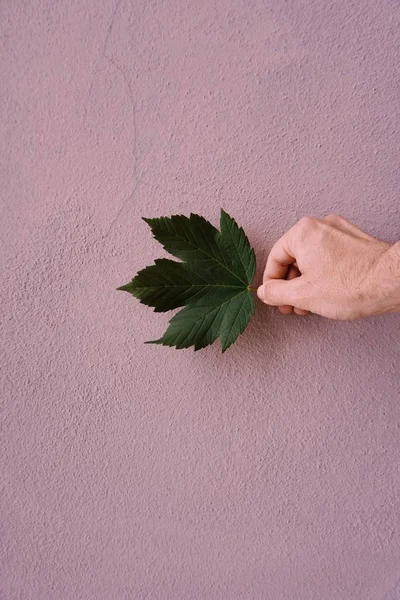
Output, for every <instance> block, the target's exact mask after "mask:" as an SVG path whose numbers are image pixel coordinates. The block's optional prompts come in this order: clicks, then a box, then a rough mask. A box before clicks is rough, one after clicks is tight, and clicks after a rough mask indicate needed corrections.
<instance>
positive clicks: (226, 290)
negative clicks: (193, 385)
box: [118, 210, 256, 352]
mask: <svg viewBox="0 0 400 600" xmlns="http://www.w3.org/2000/svg"><path fill="white" fill-rule="evenodd" d="M144 220H145V221H146V223H148V224H149V225H150V227H151V230H152V232H153V235H154V237H155V238H156V240H158V241H159V242H160V243H161V244H162V245H163V247H164V249H165V250H167V252H169V253H170V254H172V255H173V256H175V257H176V258H179V259H180V260H182V261H183V262H176V261H174V260H170V259H165V258H161V259H158V260H156V261H155V263H154V265H151V266H149V267H146V268H145V269H143V270H142V271H139V273H138V274H137V275H136V277H135V278H134V279H132V281H131V282H130V283H128V284H126V285H123V286H122V287H120V288H118V289H119V290H124V291H126V292H129V293H130V294H132V295H133V296H135V297H136V298H138V299H139V300H140V302H142V303H143V304H147V305H148V306H152V307H154V310H155V311H157V312H165V311H168V310H172V309H174V308H178V307H180V306H183V307H184V308H183V309H182V310H181V311H180V312H178V313H177V314H176V315H175V316H174V317H173V318H172V319H171V321H170V323H169V327H168V329H167V331H166V332H165V333H164V335H163V336H162V337H161V338H160V339H159V340H155V341H153V342H148V343H153V344H162V345H164V346H175V348H188V347H189V346H194V349H195V350H199V349H200V348H204V347H205V346H208V345H209V344H212V343H213V342H214V341H215V340H216V339H217V338H218V337H219V338H220V343H221V347H222V351H223V352H224V351H225V350H226V349H227V348H229V346H230V345H231V344H233V342H234V341H235V340H236V339H237V338H238V336H239V335H240V334H241V333H242V332H243V331H244V329H245V327H246V325H247V324H248V322H249V320H250V319H251V317H252V315H253V313H254V308H255V300H254V293H253V291H252V289H251V287H250V284H251V282H252V279H253V277H254V274H255V268H256V259H255V255H254V250H253V248H252V247H251V246H250V243H249V240H248V239H247V237H246V234H245V233H244V231H243V229H242V228H241V227H239V226H238V225H237V223H236V221H235V220H234V219H232V217H230V216H229V215H228V214H227V213H226V212H225V211H223V210H221V221H220V228H221V230H220V231H218V229H216V228H215V227H214V226H213V225H212V224H211V223H209V221H207V220H206V219H204V218H203V217H201V216H199V215H195V214H191V215H190V217H185V216H183V215H175V216H172V217H161V218H158V219H144Z"/></svg>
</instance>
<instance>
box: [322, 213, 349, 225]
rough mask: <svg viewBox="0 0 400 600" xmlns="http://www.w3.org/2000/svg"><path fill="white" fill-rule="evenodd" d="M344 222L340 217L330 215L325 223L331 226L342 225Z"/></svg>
mask: <svg viewBox="0 0 400 600" xmlns="http://www.w3.org/2000/svg"><path fill="white" fill-rule="evenodd" d="M344 220H345V219H344V218H343V217H341V216H340V215H328V216H327V217H325V221H326V222H327V223H330V224H331V225H340V224H341V223H343V221H344Z"/></svg>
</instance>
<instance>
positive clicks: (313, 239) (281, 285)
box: [257, 215, 400, 319]
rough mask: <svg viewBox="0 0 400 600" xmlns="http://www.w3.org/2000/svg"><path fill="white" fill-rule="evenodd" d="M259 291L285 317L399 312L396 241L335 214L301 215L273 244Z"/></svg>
mask: <svg viewBox="0 0 400 600" xmlns="http://www.w3.org/2000/svg"><path fill="white" fill-rule="evenodd" d="M257 294H258V297H259V298H260V299H261V300H262V301H263V302H265V303H266V304H271V305H273V306H278V308H279V310H280V312H281V313H282V314H285V315H288V314H291V313H293V312H295V313H296V314H297V315H305V314H307V312H308V311H311V312H313V313H317V314H319V315H322V316H323V317H328V318H330V319H358V318H360V317H364V316H368V315H375V314H381V313H385V312H393V311H399V310H400V242H399V243H398V244H395V245H393V246H391V245H390V244H388V243H387V242H382V241H381V240H377V239H375V238H373V237H371V236H370V235H368V234H366V233H364V232H363V231H361V229H358V227H355V226H354V225H352V224H351V223H349V222H348V221H346V219H343V218H342V217H338V216H335V215H331V216H329V217H326V218H325V219H316V218H314V217H304V218H303V219H301V220H300V221H299V222H298V223H297V224H296V225H295V226H294V227H292V229H290V230H289V231H288V232H287V233H286V234H285V235H284V236H283V237H282V238H281V239H280V240H279V241H278V242H277V243H276V244H275V246H274V247H273V248H272V250H271V253H270V255H269V257H268V260H267V264H266V267H265V271H264V278H263V285H261V286H260V287H259V288H258V290H257Z"/></svg>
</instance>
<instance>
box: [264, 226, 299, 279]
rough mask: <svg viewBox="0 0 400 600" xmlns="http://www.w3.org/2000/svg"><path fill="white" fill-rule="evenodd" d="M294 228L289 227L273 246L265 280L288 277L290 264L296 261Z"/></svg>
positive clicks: (266, 267) (266, 266)
mask: <svg viewBox="0 0 400 600" xmlns="http://www.w3.org/2000/svg"><path fill="white" fill-rule="evenodd" d="M293 229H294V227H292V228H291V229H289V231H288V232H287V233H285V235H283V236H282V237H281V238H280V239H279V240H278V241H277V242H276V244H275V245H274V246H273V247H272V250H271V252H270V253H269V256H268V259H267V264H266V265H265V270H264V275H263V282H265V281H267V279H284V278H285V277H286V274H287V271H288V268H289V265H292V264H293V263H294V262H296V257H295V256H294V251H293V248H292V246H293V244H291V241H292V239H293Z"/></svg>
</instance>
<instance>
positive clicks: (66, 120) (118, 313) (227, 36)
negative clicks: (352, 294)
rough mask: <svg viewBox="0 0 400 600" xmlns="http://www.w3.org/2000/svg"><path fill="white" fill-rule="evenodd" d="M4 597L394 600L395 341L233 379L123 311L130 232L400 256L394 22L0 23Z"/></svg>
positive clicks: (304, 331) (168, 15)
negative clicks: (376, 241) (320, 227)
mask: <svg viewBox="0 0 400 600" xmlns="http://www.w3.org/2000/svg"><path fill="white" fill-rule="evenodd" d="M0 12H1V15H0V44H1V90H0V106H1V118H0V147H1V161H0V162H1V186H0V189H1V191H0V195H1V220H0V228H1V253H0V261H1V269H2V276H1V281H2V284H1V290H0V295H1V352H2V353H1V402H2V405H3V410H2V444H1V464H2V477H1V482H2V483H1V485H2V496H1V498H2V499H1V520H2V534H1V542H0V544H1V549H2V574H1V577H0V597H1V598H2V599H5V600H31V599H33V600H111V599H112V600H181V599H187V600H239V599H240V600H250V599H252V600H260V599H264V600H313V599H315V600H398V599H399V598H400V523H399V521H400V472H399V470H400V441H399V439H400V426H399V425H400V402H399V400H400V382H399V364H400V348H399V326H400V320H399V316H398V315H390V316H386V317H381V318H372V319H367V320H364V321H358V322H354V323H344V322H339V323H337V322H333V321H328V320H324V319H322V318H319V317H316V316H310V317H306V318H300V317H284V316H281V315H280V314H279V313H278V312H277V311H276V310H274V309H270V308H268V307H265V306H262V305H261V303H259V302H258V305H257V312H256V316H255V317H254V319H253V321H252V322H251V324H250V325H249V327H248V329H247V330H246V332H245V334H244V335H243V336H242V337H241V338H240V339H239V340H238V342H237V343H236V344H235V345H234V346H232V347H231V348H230V349H229V350H228V351H227V352H226V353H225V354H224V355H222V354H221V352H220V348H219V346H218V344H215V345H214V346H212V347H210V348H207V349H205V350H203V351H201V352H196V353H195V352H193V351H192V350H191V349H190V350H181V351H177V350H174V349H168V348H162V347H159V346H149V345H144V343H143V342H144V341H145V340H147V339H154V338H155V337H158V336H159V335H160V334H161V333H162V332H163V331H164V329H165V327H166V324H167V321H168V316H169V315H165V314H161V315H160V314H154V313H153V312H152V311H151V309H149V308H147V307H144V306H142V305H140V304H139V303H138V302H137V301H135V300H134V299H133V298H131V297H129V296H128V294H123V293H121V292H116V291H115V289H116V287H117V286H119V285H121V284H123V283H126V282H127V281H128V280H129V279H130V278H131V277H132V276H133V275H134V274H135V273H136V272H137V270H139V269H140V268H142V267H144V266H146V265H148V264H150V263H151V262H152V261H153V259H154V258H157V257H159V256H162V255H164V253H163V251H162V249H161V248H160V246H159V245H158V244H157V243H156V242H155V241H154V240H153V239H152V238H151V234H150V230H149V229H148V227H147V225H146V224H145V223H144V222H143V221H141V217H142V216H147V217H152V216H160V215H169V214H174V213H183V214H189V213H190V211H194V212H198V213H200V214H203V215H204V216H205V217H206V218H208V219H210V220H211V221H212V222H213V223H215V224H218V216H219V209H220V207H223V208H225V210H227V211H228V212H229V213H230V214H232V216H234V217H235V218H236V219H237V220H238V221H239V223H240V224H241V225H243V227H244V228H245V230H246V232H247V233H248V235H249V238H250V240H251V243H252V244H253V245H254V247H255V249H256V254H257V263H258V275H257V277H258V281H259V280H260V274H261V272H262V268H263V263H265V260H266V257H267V255H268V251H269V250H270V248H271V247H272V245H273V243H274V242H275V241H276V240H277V239H278V238H279V237H280V235H282V233H283V232H284V231H285V230H286V229H287V228H289V227H290V226H291V225H293V224H294V223H295V222H296V220H297V219H299V218H300V217H302V216H304V215H307V214H310V215H316V216H321V217H322V216H324V215H326V214H329V213H338V214H341V215H343V216H345V217H346V218H348V219H349V220H351V221H353V222H355V223H356V224H357V225H358V226H360V227H362V228H364V229H365V230H367V231H368V232H370V233H372V234H375V235H377V236H379V237H381V238H383V239H386V240H388V241H393V242H394V241H395V240H397V239H399V238H400V233H399V232H400V226H399V223H400V201H399V188H400V185H399V184H400V179H399V158H400V152H399V150H400V132H399V127H400V125H399V124H400V114H399V113H400V102H399V96H400V91H399V90H400V5H399V3H398V2H397V1H395V0H380V1H379V2H376V0H365V1H360V0H357V1H355V0H350V1H349V0H341V1H333V2H323V1H321V0H304V1H298V2H297V1H296V2H295V1H289V0H288V1H284V0H221V1H216V0H202V1H195V0H189V1H188V0H171V1H170V2H163V1H161V0H154V1H145V0H132V1H129V0H118V2H116V1H115V0H100V1H94V0H93V1H90V0H68V1H66V2H62V1H61V0H57V1H56V0H43V1H39V0H31V1H29V2H28V1H19V2H17V1H8V2H7V1H4V2H2V3H1V5H0Z"/></svg>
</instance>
